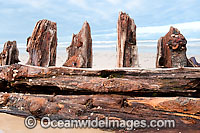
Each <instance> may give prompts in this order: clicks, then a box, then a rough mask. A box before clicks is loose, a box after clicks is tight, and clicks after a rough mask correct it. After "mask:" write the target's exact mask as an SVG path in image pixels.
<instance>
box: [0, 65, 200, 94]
mask: <svg viewBox="0 0 200 133" xmlns="http://www.w3.org/2000/svg"><path fill="white" fill-rule="evenodd" d="M199 75H200V69H199V68H197V69H194V68H180V69H178V68H176V69H175V68H172V69H152V70H148V69H147V70H145V69H110V70H94V69H80V68H68V67H49V68H44V67H34V66H24V65H19V64H15V65H11V66H5V67H1V68H0V79H2V80H3V81H2V82H6V83H9V85H10V88H12V89H13V90H15V91H17V92H34V93H38V92H42V93H45V92H46V93H48V94H49V93H54V92H55V93H59V94H65V93H69V92H70V93H74V94H76V93H83V92H87V93H109V94H112V93H126V95H131V94H134V92H135V93H138V92H141V93H153V92H155V93H165V94H170V93H174V95H177V93H183V94H184V93H185V94H186V96H187V95H191V96H199V89H200V78H199ZM4 84H5V83H4Z"/></svg>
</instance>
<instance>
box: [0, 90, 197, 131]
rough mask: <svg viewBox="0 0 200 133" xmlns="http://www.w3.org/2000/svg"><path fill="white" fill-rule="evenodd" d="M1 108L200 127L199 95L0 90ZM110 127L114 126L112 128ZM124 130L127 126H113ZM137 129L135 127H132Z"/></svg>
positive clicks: (23, 113)
mask: <svg viewBox="0 0 200 133" xmlns="http://www.w3.org/2000/svg"><path fill="white" fill-rule="evenodd" d="M0 105H1V106H0V112H5V113H10V114H13V115H21V116H24V117H26V116H28V115H33V116H35V117H37V118H39V119H41V118H42V117H44V116H49V117H50V118H51V119H56V120H60V119H81V120H82V119H88V118H90V119H91V120H92V119H95V118H96V117H97V118H98V119H99V120H104V119H105V118H106V117H108V119H110V120H130V119H131V120H147V121H148V122H149V121H150V120H160V119H161V120H175V122H176V123H175V126H176V127H175V128H160V129H159V130H160V131H161V132H169V131H170V132H182V131H183V132H189V131H190V132H191V131H192V132H195V131H199V130H200V127H199V125H200V114H199V112H200V99H199V98H187V97H185V98H183V97H169V98H157V97H154V98H144V97H127V96H120V95H71V96H61V95H56V96H55V95H33V94H31V95H28V94H16V93H15V94H12V93H0ZM110 130H111V129H110ZM112 130H115V131H121V132H123V131H125V130H126V129H119V128H117V129H112ZM132 130H134V129H132ZM135 130H136V131H134V132H142V131H144V132H147V131H148V132H150V131H151V132H153V131H157V130H158V128H145V129H143V128H135Z"/></svg>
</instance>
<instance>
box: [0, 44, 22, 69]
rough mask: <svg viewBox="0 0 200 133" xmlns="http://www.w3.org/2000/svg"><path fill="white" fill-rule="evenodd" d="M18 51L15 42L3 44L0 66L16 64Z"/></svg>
mask: <svg viewBox="0 0 200 133" xmlns="http://www.w3.org/2000/svg"><path fill="white" fill-rule="evenodd" d="M18 62H20V61H19V50H18V48H17V42H16V41H8V42H6V43H5V44H4V47H3V51H2V52H1V53H0V65H1V66H4V65H11V64H15V63H18Z"/></svg>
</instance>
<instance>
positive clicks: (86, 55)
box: [63, 21, 93, 68]
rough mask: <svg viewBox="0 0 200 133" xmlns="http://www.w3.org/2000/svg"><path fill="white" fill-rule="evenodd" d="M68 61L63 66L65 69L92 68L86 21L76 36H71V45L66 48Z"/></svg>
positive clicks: (89, 37)
mask: <svg viewBox="0 0 200 133" xmlns="http://www.w3.org/2000/svg"><path fill="white" fill-rule="evenodd" d="M67 52H68V59H67V60H66V62H65V63H64V64H63V66H67V67H77V68H91V67H92V57H93V56H92V37H91V31H90V25H89V23H88V22H87V21H86V22H85V23H84V24H83V26H82V28H81V30H80V32H79V33H78V34H73V35H72V42H71V45H70V46H69V47H68V48H67Z"/></svg>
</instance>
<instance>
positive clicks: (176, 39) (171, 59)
mask: <svg viewBox="0 0 200 133" xmlns="http://www.w3.org/2000/svg"><path fill="white" fill-rule="evenodd" d="M186 44H187V40H186V39H185V37H184V36H183V35H182V34H181V33H180V31H179V30H178V29H176V28H174V27H170V30H169V32H168V33H167V34H166V35H165V36H164V37H161V38H160V39H159V40H158V47H157V59H156V67H157V68H158V67H167V68H171V67H187V66H188V59H187V57H186V50H187V49H186Z"/></svg>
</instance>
